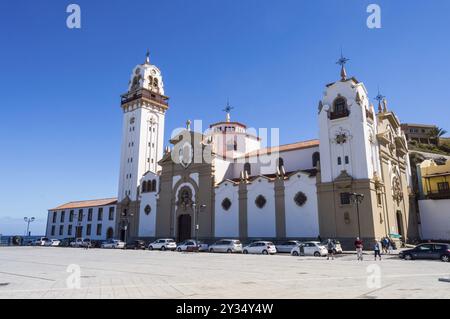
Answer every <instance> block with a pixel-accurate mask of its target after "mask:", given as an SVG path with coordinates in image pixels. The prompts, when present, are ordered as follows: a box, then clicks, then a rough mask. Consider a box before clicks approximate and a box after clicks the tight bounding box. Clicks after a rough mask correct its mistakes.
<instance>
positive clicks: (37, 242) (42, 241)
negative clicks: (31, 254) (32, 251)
mask: <svg viewBox="0 0 450 319" xmlns="http://www.w3.org/2000/svg"><path fill="white" fill-rule="evenodd" d="M49 241H50V239H48V238H47V237H41V238H38V239H36V240H34V241H33V242H32V245H33V246H45V244H46V243H47V242H49Z"/></svg>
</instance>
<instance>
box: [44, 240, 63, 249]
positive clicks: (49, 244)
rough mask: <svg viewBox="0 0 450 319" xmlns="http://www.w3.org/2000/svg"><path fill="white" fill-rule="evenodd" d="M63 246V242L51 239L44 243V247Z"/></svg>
mask: <svg viewBox="0 0 450 319" xmlns="http://www.w3.org/2000/svg"><path fill="white" fill-rule="evenodd" d="M60 244H61V241H60V240H59V239H50V240H48V241H46V242H45V243H44V246H52V247H56V246H59V245H60Z"/></svg>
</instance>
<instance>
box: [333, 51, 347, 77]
mask: <svg viewBox="0 0 450 319" xmlns="http://www.w3.org/2000/svg"><path fill="white" fill-rule="evenodd" d="M348 61H350V59H347V58H345V57H344V55H343V53H342V49H341V58H340V59H339V60H338V61H337V62H336V64H339V65H340V66H341V80H342V81H345V80H347V71H346V70H345V64H346V63H347V62H348Z"/></svg>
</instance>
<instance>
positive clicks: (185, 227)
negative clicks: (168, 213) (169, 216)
mask: <svg viewBox="0 0 450 319" xmlns="http://www.w3.org/2000/svg"><path fill="white" fill-rule="evenodd" d="M191 227H192V225H191V215H188V214H183V215H180V216H179V217H178V241H183V240H186V239H189V238H191Z"/></svg>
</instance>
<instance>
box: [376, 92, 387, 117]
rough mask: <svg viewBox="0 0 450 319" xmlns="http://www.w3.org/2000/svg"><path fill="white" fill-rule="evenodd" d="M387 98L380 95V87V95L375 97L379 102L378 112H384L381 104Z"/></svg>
mask: <svg viewBox="0 0 450 319" xmlns="http://www.w3.org/2000/svg"><path fill="white" fill-rule="evenodd" d="M385 98H386V97H385V96H384V95H382V94H381V93H380V87H378V95H377V96H376V97H375V100H377V101H378V111H379V112H381V111H382V107H381V102H383V101H384V99H385Z"/></svg>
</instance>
